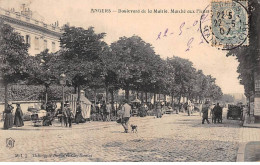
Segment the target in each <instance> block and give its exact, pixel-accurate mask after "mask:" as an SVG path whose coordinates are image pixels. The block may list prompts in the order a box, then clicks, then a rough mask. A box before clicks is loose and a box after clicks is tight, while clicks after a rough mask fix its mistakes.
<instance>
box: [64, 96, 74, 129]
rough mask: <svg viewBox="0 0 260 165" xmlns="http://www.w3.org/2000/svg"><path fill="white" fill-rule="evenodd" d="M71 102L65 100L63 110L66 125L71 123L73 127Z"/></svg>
mask: <svg viewBox="0 0 260 165" xmlns="http://www.w3.org/2000/svg"><path fill="white" fill-rule="evenodd" d="M69 106H70V104H69V102H68V101H66V102H65V104H64V110H63V116H64V124H65V126H66V127H68V123H69V127H71V123H72V115H73V114H72V111H71V109H70V107H69Z"/></svg>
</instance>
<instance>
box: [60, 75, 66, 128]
mask: <svg viewBox="0 0 260 165" xmlns="http://www.w3.org/2000/svg"><path fill="white" fill-rule="evenodd" d="M60 84H61V85H62V102H61V112H62V114H63V111H64V86H65V84H66V75H65V74H64V73H62V74H61V75H60ZM62 123H63V118H62V119H61V125H62Z"/></svg>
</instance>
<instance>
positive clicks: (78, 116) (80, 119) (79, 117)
mask: <svg viewBox="0 0 260 165" xmlns="http://www.w3.org/2000/svg"><path fill="white" fill-rule="evenodd" d="M75 122H76V123H83V122H84V118H83V116H82V113H77V114H76V116H75Z"/></svg>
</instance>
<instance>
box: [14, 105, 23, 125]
mask: <svg viewBox="0 0 260 165" xmlns="http://www.w3.org/2000/svg"><path fill="white" fill-rule="evenodd" d="M14 125H15V126H16V127H22V126H24V123H23V112H22V110H21V107H17V108H16V111H15V116H14Z"/></svg>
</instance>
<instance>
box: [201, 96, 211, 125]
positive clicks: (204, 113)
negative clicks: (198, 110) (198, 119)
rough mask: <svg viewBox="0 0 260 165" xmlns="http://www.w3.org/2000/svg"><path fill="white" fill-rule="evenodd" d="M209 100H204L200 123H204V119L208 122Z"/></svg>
mask: <svg viewBox="0 0 260 165" xmlns="http://www.w3.org/2000/svg"><path fill="white" fill-rule="evenodd" d="M209 106H210V104H209V102H208V101H206V102H205V104H204V105H203V106H202V113H203V115H202V124H204V122H205V120H206V121H207V123H208V124H209V123H210V122H209V119H208V111H209Z"/></svg>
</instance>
